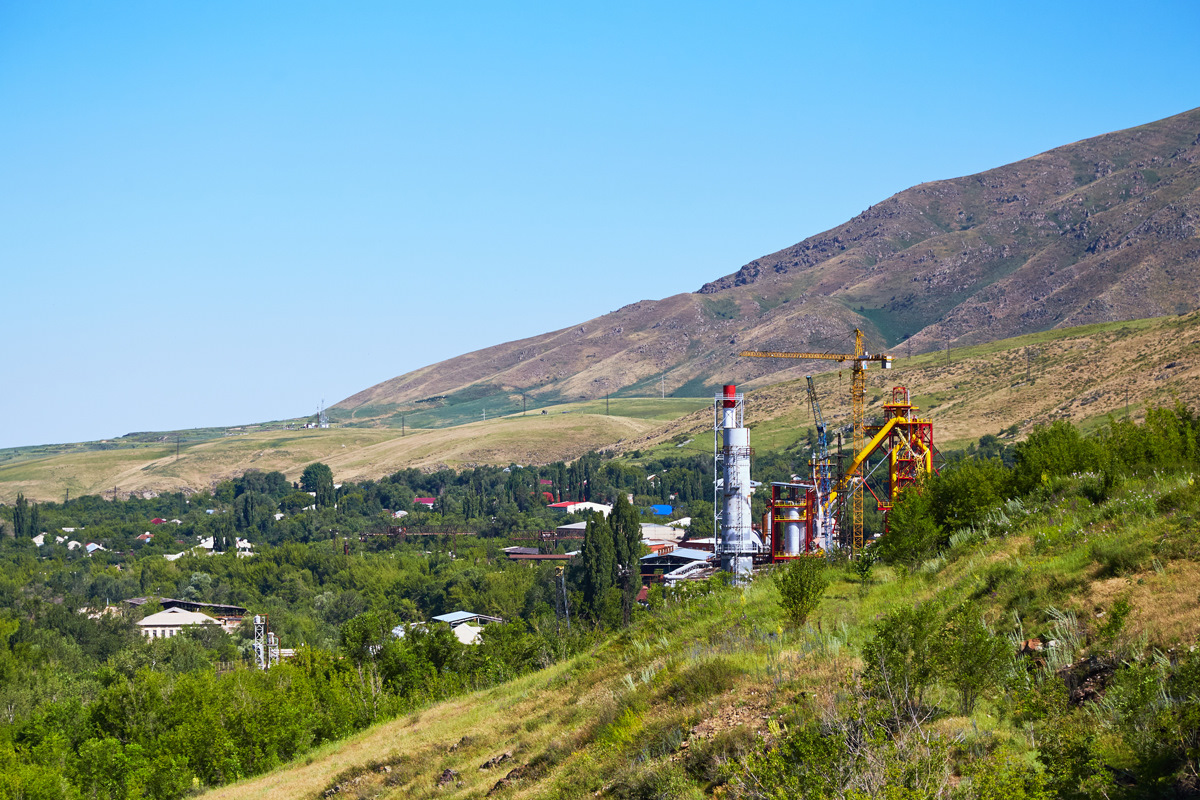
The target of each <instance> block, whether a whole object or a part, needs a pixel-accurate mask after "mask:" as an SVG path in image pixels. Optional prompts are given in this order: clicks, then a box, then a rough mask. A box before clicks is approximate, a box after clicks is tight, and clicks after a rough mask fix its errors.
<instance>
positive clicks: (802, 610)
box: [775, 556, 829, 627]
mask: <svg viewBox="0 0 1200 800" xmlns="http://www.w3.org/2000/svg"><path fill="white" fill-rule="evenodd" d="M775 585H776V586H778V587H779V596H780V600H779V602H780V605H782V606H783V611H784V613H785V614H786V615H787V618H788V619H789V620H790V621H791V623H792V624H793V625H795V626H796V627H800V626H801V625H803V624H804V621H805V620H806V619H808V615H809V614H811V613H812V612H813V610H814V609H816V607H817V604H818V603H820V602H821V595H823V594H824V593H825V587H827V586H828V585H829V575H828V574H827V573H826V571H825V561H824V560H823V559H820V558H811V557H807V556H805V557H802V558H794V559H792V560H791V561H789V562H788V563H787V564H785V565H784V566H783V568H781V569H779V570H778V571H776V573H775Z"/></svg>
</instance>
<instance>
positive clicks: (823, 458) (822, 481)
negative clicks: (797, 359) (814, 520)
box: [805, 375, 830, 498]
mask: <svg viewBox="0 0 1200 800" xmlns="http://www.w3.org/2000/svg"><path fill="white" fill-rule="evenodd" d="M805 378H806V379H807V380H808V402H809V404H810V405H811V406H812V412H813V420H814V421H815V422H816V426H817V448H816V450H817V451H816V454H815V455H814V457H813V460H812V465H813V473H814V475H815V477H816V479H817V490H818V491H819V492H820V494H821V497H822V498H826V497H828V496H829V484H830V473H829V436H828V435H827V434H826V432H825V417H823V416H822V415H821V401H820V400H818V399H817V387H816V384H814V383H813V376H812V375H806V376H805Z"/></svg>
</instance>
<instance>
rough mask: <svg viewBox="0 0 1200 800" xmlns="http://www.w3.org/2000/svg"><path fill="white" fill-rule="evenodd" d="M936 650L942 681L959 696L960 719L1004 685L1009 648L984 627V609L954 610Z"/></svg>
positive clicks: (970, 607)
mask: <svg viewBox="0 0 1200 800" xmlns="http://www.w3.org/2000/svg"><path fill="white" fill-rule="evenodd" d="M941 640H942V641H941V646H940V647H939V648H938V661H939V666H940V672H941V675H942V679H943V680H944V681H945V682H946V684H948V685H949V686H952V687H954V689H955V691H957V692H958V710H959V713H960V714H962V715H963V716H968V715H970V714H971V713H972V712H973V711H974V710H975V703H976V702H977V701H978V700H979V698H980V697H981V696H982V695H983V694H985V693H986V692H987V691H988V690H990V689H996V688H998V687H1000V686H1001V685H1002V683H1003V680H1004V678H1005V677H1006V676H1007V674H1008V672H1009V670H1010V668H1011V666H1012V660H1013V654H1012V646H1011V645H1010V644H1009V642H1008V640H1007V639H1006V638H1004V637H1002V636H996V635H994V634H993V633H992V632H991V631H990V630H989V629H988V627H987V625H986V624H984V621H983V609H981V608H979V607H978V606H975V605H973V604H967V605H963V606H961V607H960V608H958V609H956V610H955V611H954V612H953V613H952V614H951V615H950V617H949V619H948V620H947V624H946V627H945V629H944V630H943V632H942V636H941Z"/></svg>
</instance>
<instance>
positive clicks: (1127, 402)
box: [1125, 386, 1129, 422]
mask: <svg viewBox="0 0 1200 800" xmlns="http://www.w3.org/2000/svg"><path fill="white" fill-rule="evenodd" d="M1125 421H1126V422H1129V387H1128V386H1126V387H1125Z"/></svg>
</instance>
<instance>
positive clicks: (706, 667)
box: [663, 656, 742, 704]
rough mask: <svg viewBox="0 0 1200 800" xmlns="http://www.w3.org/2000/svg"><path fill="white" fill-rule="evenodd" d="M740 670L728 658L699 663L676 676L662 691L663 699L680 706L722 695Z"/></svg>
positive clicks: (732, 683) (733, 681) (740, 672)
mask: <svg viewBox="0 0 1200 800" xmlns="http://www.w3.org/2000/svg"><path fill="white" fill-rule="evenodd" d="M741 674H742V670H741V669H740V668H739V667H737V666H736V665H735V664H734V663H733V662H732V661H730V660H729V659H728V658H724V657H720V656H718V657H717V658H712V659H709V660H708V661H701V662H700V663H698V664H693V665H692V666H690V667H688V668H687V669H685V670H684V671H683V672H682V673H680V674H679V675H676V676H675V677H674V678H673V679H672V680H671V682H670V683H668V684H667V686H666V688H665V689H664V690H663V695H664V697H665V699H667V700H672V701H674V702H677V703H681V704H690V703H696V702H699V701H701V700H705V699H707V698H709V697H713V696H715V695H718V694H724V693H725V692H727V691H729V690H730V689H732V688H733V685H734V683H735V682H736V680H737V677H738V676H739V675H741Z"/></svg>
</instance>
